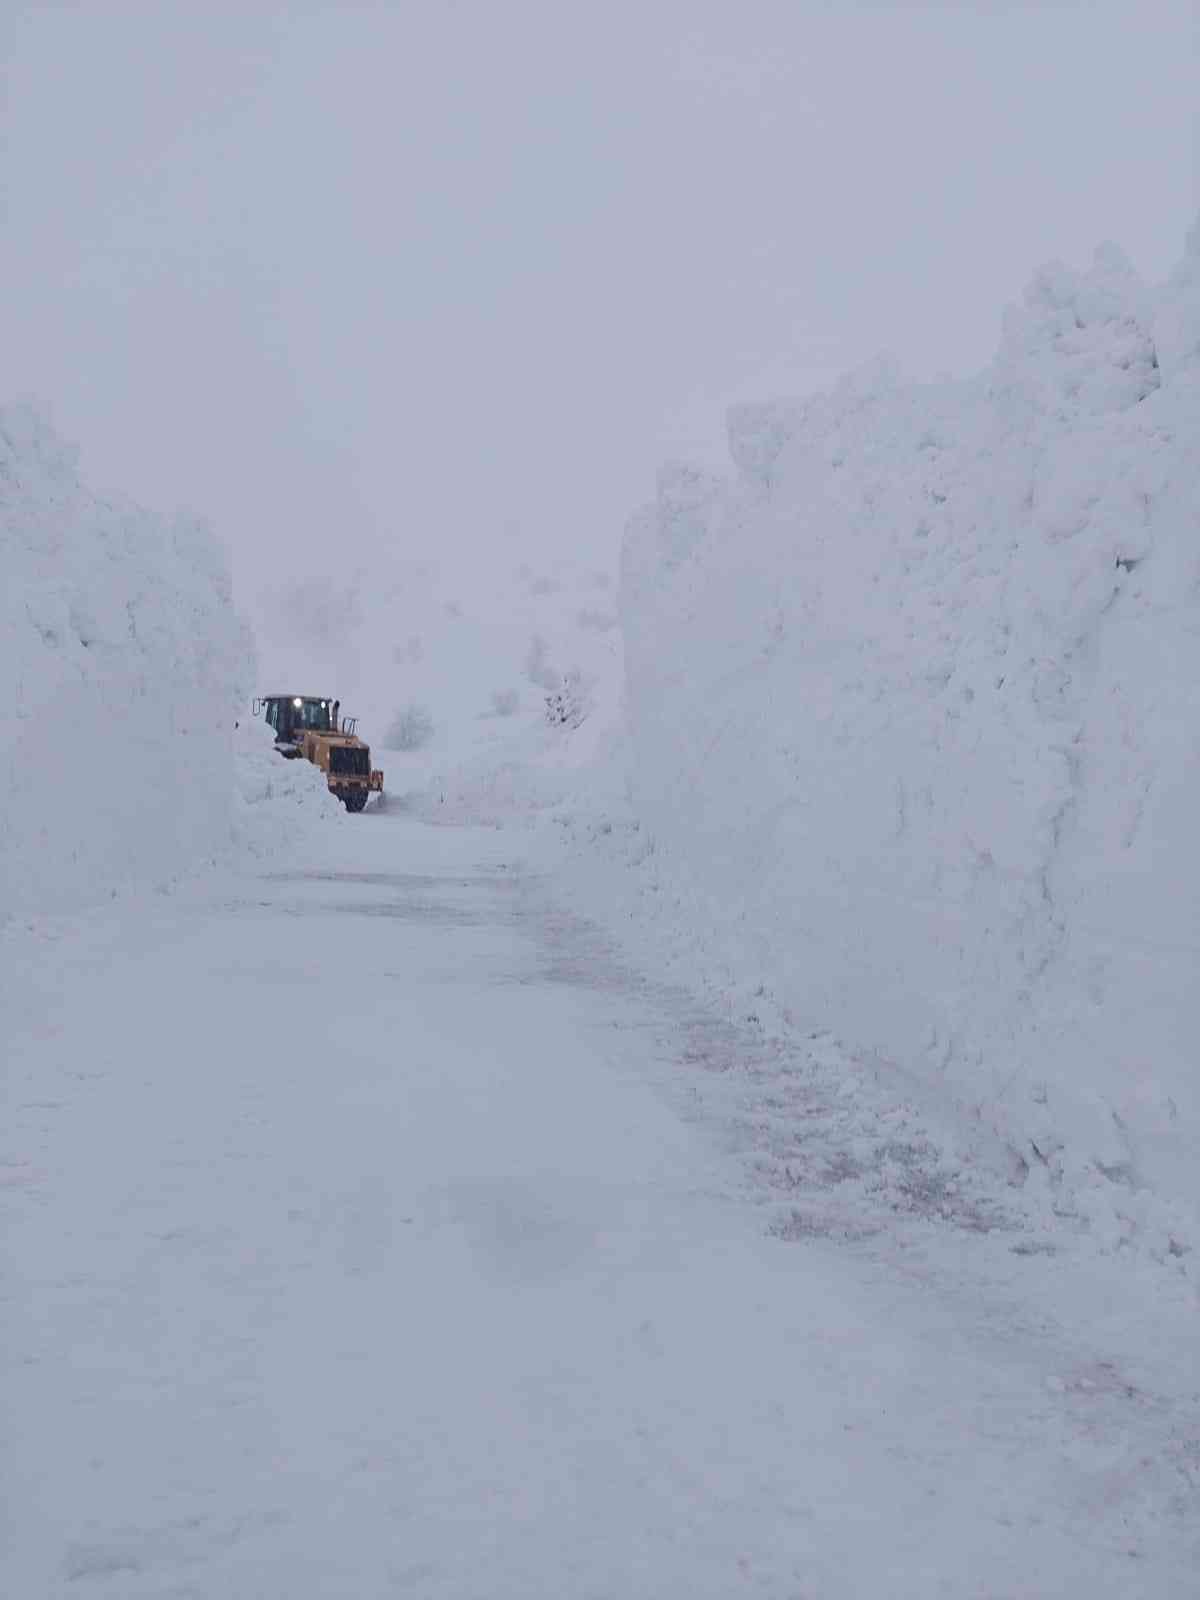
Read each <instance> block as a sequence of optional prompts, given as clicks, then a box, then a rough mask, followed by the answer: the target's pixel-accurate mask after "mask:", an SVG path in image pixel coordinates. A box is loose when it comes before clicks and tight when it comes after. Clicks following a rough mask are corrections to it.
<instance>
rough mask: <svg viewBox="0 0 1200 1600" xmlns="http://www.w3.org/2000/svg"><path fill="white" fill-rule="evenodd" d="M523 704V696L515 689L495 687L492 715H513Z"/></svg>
mask: <svg viewBox="0 0 1200 1600" xmlns="http://www.w3.org/2000/svg"><path fill="white" fill-rule="evenodd" d="M520 704H521V696H520V695H519V694H518V693H517V691H516V690H515V689H493V691H492V715H493V716H496V717H511V716H512V715H513V713H514V712H515V711H516V709H517V707H518V706H519V705H520Z"/></svg>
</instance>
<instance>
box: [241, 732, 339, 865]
mask: <svg viewBox="0 0 1200 1600" xmlns="http://www.w3.org/2000/svg"><path fill="white" fill-rule="evenodd" d="M233 755H234V762H233V777H234V788H233V837H234V841H235V844H236V846H237V848H238V852H239V853H240V854H241V855H243V856H245V855H249V856H251V857H258V858H270V857H271V856H275V855H279V854H284V853H287V852H289V851H291V850H292V848H293V847H294V845H295V844H296V841H297V840H298V838H299V837H300V836H301V835H302V834H303V832H304V831H305V830H306V829H308V828H311V827H313V826H314V825H321V824H324V823H328V822H335V823H336V822H340V821H342V820H344V819H345V816H346V813H345V811H344V809H343V807H342V803H341V801H340V800H338V799H337V797H336V796H335V795H333V794H331V793H330V789H329V784H328V783H327V782H326V779H325V776H324V774H323V773H322V772H321V771H320V770H319V768H317V767H315V766H314V765H313V764H312V762H311V761H284V760H283V759H282V758H281V757H280V756H279V754H278V752H277V751H276V749H275V737H274V734H273V733H272V732H271V730H270V728H268V727H267V725H266V723H265V722H260V721H258V720H256V719H254V718H250V719H249V720H247V718H246V717H245V715H244V714H243V715H242V716H240V717H239V718H238V725H237V730H236V732H235V733H234V738H233Z"/></svg>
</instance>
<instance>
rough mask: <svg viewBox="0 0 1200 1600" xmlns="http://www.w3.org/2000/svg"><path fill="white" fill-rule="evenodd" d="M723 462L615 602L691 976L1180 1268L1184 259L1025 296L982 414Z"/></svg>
mask: <svg viewBox="0 0 1200 1600" xmlns="http://www.w3.org/2000/svg"><path fill="white" fill-rule="evenodd" d="M729 439H730V451H731V454H732V457H733V461H734V464H735V466H736V468H737V475H736V477H735V478H734V479H733V480H731V481H726V480H715V479H712V478H710V477H707V476H706V475H704V474H701V473H697V472H694V471H691V470H690V469H685V468H671V469H668V470H667V471H665V472H664V474H663V476H662V479H661V481H660V485H659V495H658V500H657V502H656V504H654V505H653V506H651V507H649V508H647V509H646V510H645V511H643V512H642V513H640V514H639V515H638V516H636V517H635V518H634V519H633V521H632V523H631V524H630V528H629V531H628V534H627V539H626V547H625V554H624V572H623V584H622V596H621V601H622V606H621V610H622V624H623V628H624V636H625V646H626V665H627V673H628V688H627V695H628V713H629V721H630V731H631V736H632V741H633V762H634V774H633V786H634V795H635V799H636V804H637V806H638V808H639V810H640V811H641V813H642V815H643V817H644V818H645V819H646V820H647V821H648V822H649V823H650V825H651V826H652V828H653V830H654V833H655V835H656V840H657V844H658V848H659V853H660V858H662V859H664V860H665V861H666V862H667V864H668V871H669V872H671V873H673V875H674V877H675V880H676V882H677V884H678V885H680V886H685V885H686V886H687V890H688V892H689V893H690V894H691V895H692V897H693V898H694V900H696V901H698V902H700V903H701V904H702V906H703V917H702V919H701V920H702V923H703V924H704V925H706V926H709V927H711V928H712V929H713V933H712V946H713V952H714V955H719V958H720V959H721V960H722V961H723V962H724V963H725V964H726V965H727V966H728V965H732V966H733V967H734V968H735V969H737V970H738V971H740V972H742V973H743V974H744V975H745V976H746V977H747V978H748V979H749V978H753V979H757V980H759V981H763V982H766V983H767V984H768V985H769V987H771V988H772V989H774V991H775V993H776V996H777V999H778V1000H779V1002H780V1004H781V1005H783V1006H784V1007H785V1009H786V1010H787V1012H788V1013H789V1014H790V1016H791V1017H792V1018H793V1019H794V1020H796V1021H797V1022H801V1023H804V1024H807V1025H812V1026H820V1027H833V1028H835V1029H836V1030H837V1031H838V1032H839V1033H840V1034H841V1035H842V1036H843V1037H844V1038H845V1039H846V1040H848V1041H852V1042H855V1043H857V1044H858V1045H859V1046H860V1047H862V1048H864V1049H868V1050H872V1051H878V1052H880V1053H881V1054H882V1055H883V1056H885V1057H886V1058H888V1059H890V1060H892V1061H894V1062H896V1063H897V1064H898V1065H899V1066H900V1067H902V1068H903V1069H905V1070H907V1071H908V1072H909V1073H910V1074H913V1075H915V1076H916V1077H917V1078H919V1079H920V1080H922V1082H923V1083H924V1085H925V1086H926V1088H927V1089H930V1090H932V1091H934V1092H935V1093H937V1094H938V1095H942V1096H949V1097H952V1098H953V1099H955V1100H956V1101H957V1102H958V1104H959V1105H960V1106H961V1107H963V1108H965V1109H967V1110H968V1111H969V1112H970V1113H971V1114H972V1115H973V1116H974V1117H975V1118H977V1119H979V1120H981V1121H982V1122H983V1123H985V1124H986V1125H987V1126H989V1127H991V1128H993V1129H995V1130H997V1131H999V1132H1000V1134H1001V1135H1002V1136H1003V1137H1004V1138H1005V1139H1006V1140H1007V1141H1008V1142H1009V1143H1010V1145H1011V1146H1012V1148H1013V1149H1014V1150H1015V1151H1016V1152H1017V1154H1018V1155H1019V1157H1020V1160H1021V1162H1022V1163H1025V1164H1026V1165H1027V1166H1028V1168H1029V1169H1030V1171H1033V1172H1042V1173H1049V1174H1051V1175H1052V1177H1053V1179H1054V1180H1055V1181H1058V1182H1060V1183H1067V1184H1068V1185H1069V1187H1070V1189H1071V1192H1072V1193H1073V1195H1074V1198H1075V1202H1076V1204H1077V1205H1079V1206H1080V1207H1081V1208H1083V1209H1085V1210H1088V1209H1089V1208H1090V1209H1092V1210H1094V1211H1095V1212H1096V1214H1097V1216H1101V1215H1102V1216H1103V1217H1104V1218H1105V1219H1107V1221H1106V1226H1111V1227H1113V1228H1114V1229H1115V1230H1116V1232H1117V1233H1118V1234H1120V1232H1121V1230H1122V1229H1127V1228H1129V1227H1132V1226H1133V1225H1134V1224H1133V1222H1132V1221H1131V1220H1130V1219H1131V1218H1132V1217H1133V1216H1134V1213H1135V1212H1137V1211H1138V1208H1139V1207H1143V1208H1144V1206H1145V1205H1147V1204H1149V1201H1148V1200H1147V1198H1146V1197H1147V1195H1152V1196H1153V1197H1154V1204H1155V1205H1156V1206H1158V1207H1159V1209H1158V1210H1157V1211H1156V1212H1155V1216H1156V1217H1157V1218H1158V1222H1157V1223H1156V1224H1155V1226H1156V1227H1158V1230H1159V1231H1158V1234H1157V1235H1155V1237H1156V1238H1157V1240H1158V1244H1159V1246H1160V1247H1161V1249H1162V1251H1163V1252H1164V1254H1169V1255H1170V1257H1171V1258H1172V1259H1173V1258H1174V1257H1175V1256H1176V1255H1178V1252H1179V1250H1180V1249H1182V1248H1183V1246H1182V1245H1181V1244H1180V1239H1181V1238H1182V1237H1183V1235H1184V1234H1189V1233H1190V1238H1191V1241H1192V1242H1193V1243H1197V1244H1200V1239H1197V1237H1196V1231H1195V1214H1194V1208H1195V1207H1196V1206H1197V1204H1198V1202H1200V1071H1198V1070H1197V1068H1198V1065H1200V1063H1198V1061H1197V1055H1198V1052H1200V985H1198V984H1197V982H1196V973H1197V971H1198V970H1200V846H1198V845H1197V820H1196V819H1197V815H1198V811H1200V229H1197V230H1196V231H1194V232H1193V234H1192V235H1191V237H1190V240H1189V249H1188V254H1187V257H1186V259H1185V261H1184V262H1183V264H1182V265H1181V266H1180V268H1179V269H1178V270H1177V272H1176V273H1175V274H1174V275H1173V276H1172V278H1171V279H1170V281H1169V282H1168V283H1167V284H1166V285H1165V286H1164V287H1162V288H1160V289H1156V290H1151V289H1148V288H1147V287H1146V286H1145V285H1143V284H1142V283H1141V282H1140V281H1139V280H1138V278H1137V277H1136V275H1135V274H1134V272H1133V271H1132V269H1131V268H1130V266H1129V264H1128V263H1127V262H1126V260H1125V259H1124V257H1123V256H1122V255H1121V253H1120V252H1119V251H1118V250H1116V249H1115V247H1112V246H1106V247H1104V248H1103V249H1101V250H1100V251H1098V252H1097V255H1096V258H1095V261H1094V263H1093V265H1092V267H1091V269H1090V270H1088V271H1086V272H1075V271H1072V270H1070V269H1068V268H1066V267H1063V266H1058V265H1055V266H1050V267H1046V268H1044V269H1043V270H1042V271H1040V272H1039V273H1038V274H1037V275H1036V276H1035V278H1034V280H1033V282H1032V284H1031V285H1030V287H1029V289H1028V290H1027V292H1026V294H1025V297H1024V301H1023V303H1022V304H1021V306H1019V307H1017V308H1014V309H1013V310H1011V311H1010V312H1009V313H1008V315H1007V316H1006V318H1005V322H1004V331H1003V337H1002V340H1001V344H1000V348H999V351H998V354H997V356H996V359H995V361H994V362H993V364H992V366H991V367H990V368H989V369H988V370H987V371H986V372H984V373H983V374H981V375H980V376H979V377H978V378H976V379H973V380H970V381H966V382H946V383H940V384H928V385H916V384H911V383H906V382H904V381H902V380H901V378H900V377H899V376H898V375H897V374H896V373H895V372H894V371H892V370H891V369H889V368H887V367H886V366H880V367H877V368H874V369H871V370H870V371H868V372H866V373H862V374H857V375H855V376H854V377H852V378H850V379H847V380H846V381H845V382H843V383H842V384H841V385H839V386H838V387H837V388H836V389H834V390H833V391H832V392H829V393H825V394H821V395H818V396H815V397H812V398H810V399H806V400H803V401H789V402H776V403H772V404H770V405H765V406H742V407H739V408H737V409H736V410H735V411H734V412H733V413H732V414H731V416H730V419H729ZM1114 1195H1116V1196H1117V1197H1118V1199H1119V1204H1117V1203H1116V1202H1114V1200H1113V1196H1114ZM1097 1196H1102V1197H1103V1198H1102V1199H1098V1198H1097ZM1114 1205H1115V1209H1114ZM1172 1208H1177V1209H1172ZM1180 1208H1181V1209H1180ZM1188 1208H1193V1214H1192V1215H1191V1217H1190V1218H1187V1217H1186V1216H1185V1213H1186V1212H1187V1210H1188ZM1114 1218H1115V1219H1116V1220H1114ZM1143 1220H1144V1219H1143ZM1172 1240H1174V1243H1172V1242H1171V1241H1172Z"/></svg>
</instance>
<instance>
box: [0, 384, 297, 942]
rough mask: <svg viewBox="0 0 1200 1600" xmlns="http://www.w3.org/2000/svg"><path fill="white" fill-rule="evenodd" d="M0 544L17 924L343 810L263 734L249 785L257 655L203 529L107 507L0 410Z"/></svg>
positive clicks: (7, 796)
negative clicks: (244, 726) (286, 764)
mask: <svg viewBox="0 0 1200 1600" xmlns="http://www.w3.org/2000/svg"><path fill="white" fill-rule="evenodd" d="M0 549H2V553H3V561H4V599H3V608H4V609H3V615H2V618H0V638H2V639H3V654H2V656H0V671H2V673H3V678H4V682H5V684H6V685H7V693H6V696H5V699H4V705H3V709H2V710H0V752H2V757H3V763H4V771H3V781H2V782H0V921H2V920H4V919H6V918H9V917H12V916H14V915H27V914H32V913H35V912H57V911H64V910H69V909H72V908H74V907H77V906H80V905H85V904H88V903H90V902H94V901H96V900H98V899H102V898H104V897H105V896H107V895H109V894H111V893H114V892H117V891H118V890H126V889H129V888H137V887H142V888H144V887H147V886H150V885H161V884H164V883H168V882H170V881H171V880H173V879H174V878H176V877H178V876H179V875H180V874H181V873H184V872H186V871H188V870H189V869H191V868H193V867H194V866H196V865H197V864H198V863H200V862H202V861H205V860H212V859H215V858H217V857H220V856H225V855H227V854H228V853H229V851H230V849H231V847H232V846H233V845H234V843H235V842H236V841H237V839H238V838H239V837H240V836H241V835H243V834H244V835H245V836H246V839H247V841H248V842H253V843H254V845H255V847H256V848H263V847H264V846H265V844H266V842H267V835H268V834H269V833H270V832H271V827H270V825H269V824H266V823H264V822H263V821H262V820H261V819H260V821H259V822H258V823H252V822H251V820H250V819H251V818H252V817H253V816H254V815H255V807H256V806H258V805H260V804H261V802H262V801H263V800H270V799H272V798H274V799H278V798H279V797H280V796H281V795H282V794H283V793H284V791H286V793H287V795H288V797H289V798H288V799H287V800H286V802H285V804H284V807H283V811H282V813H281V815H283V816H285V817H286V816H288V815H291V813H292V812H293V811H294V810H295V809H296V804H297V801H296V795H297V794H298V793H303V794H304V795H306V797H307V798H306V799H305V800H304V801H303V807H304V810H305V812H306V814H307V815H311V816H316V815H319V814H321V812H322V811H324V810H325V809H327V807H326V798H327V797H323V796H324V791H323V786H321V785H320V784H319V782H318V781H316V780H315V775H311V774H306V775H300V776H291V777H289V778H287V779H283V778H274V777H271V776H270V775H269V774H264V770H263V766H262V763H263V762H264V760H268V759H269V761H270V762H271V763H275V762H276V760H277V758H276V757H275V756H274V755H273V754H272V753H271V752H270V750H269V748H267V749H265V750H264V748H263V747H262V744H261V741H256V740H255V739H254V736H253V735H247V736H246V738H245V741H244V747H245V756H244V760H241V761H239V764H238V770H239V775H238V776H237V777H236V778H235V767H234V736H235V723H237V722H239V721H241V720H244V719H245V717H246V715H247V713H248V711H249V705H248V700H247V695H248V691H249V689H250V679H251V659H252V651H251V647H250V640H249V635H248V633H247V631H246V628H245V626H244V624H243V623H242V622H241V621H240V620H239V618H238V616H237V615H236V613H235V610H234V606H233V601H232V595H231V585H230V578H229V573H228V569H227V566H226V562H225V558H224V554H223V552H222V550H221V548H220V546H219V545H218V543H217V541H216V540H215V538H214V537H213V536H212V534H211V533H210V532H209V531H208V529H207V528H205V527H204V526H203V525H202V524H200V523H197V522H195V521H191V520H188V519H185V518H176V519H175V520H173V521H168V520H165V519H164V518H162V517H159V516H156V515H154V514H153V513H151V512H148V511H144V510H142V509H141V508H140V507H138V506H136V505H134V504H132V503H130V502H128V501H118V500H114V499H106V498H103V497H101V496H98V495H96V494H94V493H92V492H91V491H90V490H89V489H88V488H87V487H85V485H84V484H83V483H82V482H81V481H80V478H79V474H78V470H77V466H76V455H75V452H74V451H73V450H72V449H71V448H70V447H69V446H67V445H65V444H64V443H63V442H62V441H61V440H60V439H59V438H57V436H56V435H55V434H54V432H53V431H52V430H51V429H50V428H49V427H48V426H46V424H45V423H44V422H42V421H41V420H39V418H38V417H37V416H36V415H35V414H34V413H33V412H32V411H30V410H29V409H28V408H25V407H20V406H18V407H11V408H6V409H4V410H3V411H0ZM278 765H279V766H282V765H283V764H282V763H278ZM293 765H296V764H295V763H293ZM256 771H257V773H258V776H257V777H256V776H255V773H256ZM273 785H274V787H273ZM235 793H236V808H235Z"/></svg>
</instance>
